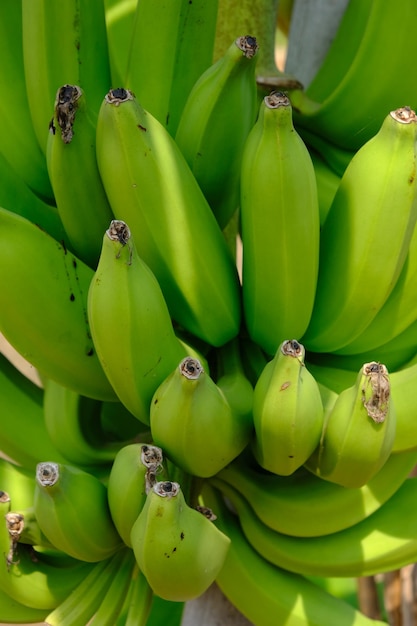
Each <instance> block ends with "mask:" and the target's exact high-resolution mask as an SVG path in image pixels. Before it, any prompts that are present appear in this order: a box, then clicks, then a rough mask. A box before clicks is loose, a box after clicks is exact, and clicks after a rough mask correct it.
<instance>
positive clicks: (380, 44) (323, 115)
mask: <svg viewBox="0 0 417 626" xmlns="http://www.w3.org/2000/svg"><path fill="white" fill-rule="evenodd" d="M416 26H417V16H416V13H415V5H414V2H413V0H406V1H405V2H404V4H403V5H402V6H401V10H398V5H397V4H396V3H395V2H394V1H393V0H389V1H388V2H372V1H370V0H365V1H362V0H353V1H350V2H349V3H348V6H347V9H346V11H345V13H344V15H343V17H342V20H341V24H340V27H339V30H338V32H337V33H336V36H335V37H334V39H333V42H332V45H331V46H330V48H329V50H328V52H327V55H326V57H325V60H324V62H323V64H322V67H321V68H320V69H319V71H318V72H317V74H316V77H315V79H314V80H313V81H312V83H311V85H310V86H309V87H308V88H307V90H306V95H307V97H309V98H310V99H313V100H315V101H316V104H315V105H314V106H312V107H308V108H307V109H305V108H304V107H303V98H302V96H301V98H300V101H299V102H298V100H297V101H296V100H295V95H293V96H292V97H293V99H294V101H295V102H296V103H297V105H298V106H299V107H300V109H301V112H300V114H298V115H297V117H296V123H297V124H298V125H299V126H305V127H306V128H308V129H312V130H313V131H314V132H315V133H317V134H318V135H320V136H322V137H325V138H327V139H328V140H329V141H331V142H333V143H335V144H337V145H339V146H341V147H342V148H347V149H350V150H358V149H359V148H360V147H361V146H362V145H363V144H364V143H366V141H368V140H369V139H370V138H371V137H372V136H373V135H374V134H375V133H376V132H377V130H378V127H379V126H380V125H381V123H382V121H383V119H384V118H385V116H386V111H389V110H390V109H394V108H396V107H398V106H399V105H400V104H399V103H407V104H410V105H411V106H413V107H414V106H416V95H415V90H416V82H415V81H413V79H411V80H409V81H404V80H403V78H402V77H403V76H412V77H413V61H412V59H413V58H415V56H416V54H417V42H416V39H415V37H414V32H415V28H416ZM393 33H395V41H397V42H398V45H396V46H395V50H396V52H395V54H391V52H390V51H389V46H387V41H390V39H392V34H393ZM386 76H389V77H390V80H389V81H386V80H384V77H386Z"/></svg>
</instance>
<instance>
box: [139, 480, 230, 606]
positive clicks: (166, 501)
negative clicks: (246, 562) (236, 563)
mask: <svg viewBox="0 0 417 626" xmlns="http://www.w3.org/2000/svg"><path fill="white" fill-rule="evenodd" d="M131 542H132V546H133V551H134V553H135V558H136V561H137V563H138V566H139V569H140V570H141V571H142V572H143V573H144V575H145V576H146V578H147V580H148V583H149V585H150V586H151V588H152V590H153V592H154V593H155V594H156V595H158V596H160V597H161V598H163V599H165V600H171V601H174V602H184V601H187V600H191V599H193V598H196V597H198V596H200V595H201V594H202V593H204V591H206V590H207V589H208V587H209V586H210V585H211V584H212V583H213V582H214V580H215V579H216V577H217V575H218V573H219V571H220V570H221V568H222V566H223V563H224V560H225V557H226V555H227V551H228V549H229V546H230V540H229V538H228V537H227V536H226V535H225V534H224V533H222V532H220V531H219V530H218V528H216V526H215V525H214V523H213V522H212V521H210V519H208V518H207V517H206V516H205V515H203V514H202V513H200V512H198V511H196V510H195V509H193V508H191V507H190V506H189V505H188V504H187V503H186V501H185V498H184V495H183V492H182V490H181V487H180V485H179V484H178V483H176V482H170V481H159V482H157V483H155V485H154V486H153V488H152V489H151V490H150V491H149V492H148V495H147V497H146V502H145V505H144V507H143V509H142V511H141V512H140V513H139V516H138V518H137V520H136V521H135V523H134V525H133V527H132V533H131Z"/></svg>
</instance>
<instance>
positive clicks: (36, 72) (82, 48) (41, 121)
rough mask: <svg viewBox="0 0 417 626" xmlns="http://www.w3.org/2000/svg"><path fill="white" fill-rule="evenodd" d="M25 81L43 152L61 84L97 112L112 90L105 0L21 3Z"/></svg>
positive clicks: (35, 0) (34, 0) (45, 0)
mask: <svg viewBox="0 0 417 626" xmlns="http://www.w3.org/2000/svg"><path fill="white" fill-rule="evenodd" d="M22 24H23V29H22V31H23V60H24V79H25V84H26V92H27V97H28V101H29V107H30V115H31V118H32V123H33V127H34V130H35V134H36V137H37V139H38V143H39V145H40V147H41V149H42V151H43V152H44V153H46V144H47V140H48V126H49V122H50V119H51V117H52V115H53V109H54V101H55V95H56V92H57V90H58V89H59V87H60V86H61V85H64V84H66V83H67V84H71V85H79V86H80V87H81V89H82V90H83V91H84V92H85V94H86V98H87V101H88V103H89V106H91V109H92V110H93V111H95V112H96V113H97V111H98V109H99V107H100V104H101V101H102V99H103V96H104V94H105V93H106V91H107V90H108V89H109V88H110V86H111V77H110V62H109V55H108V47H107V32H106V22H105V11H104V3H103V0H68V1H67V2H65V3H64V4H61V3H60V4H57V3H56V2H51V1H50V0H22Z"/></svg>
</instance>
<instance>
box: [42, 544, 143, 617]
mask: <svg viewBox="0 0 417 626" xmlns="http://www.w3.org/2000/svg"><path fill="white" fill-rule="evenodd" d="M132 556H133V555H132ZM132 556H131V551H130V550H121V551H119V552H117V553H116V554H114V555H113V556H112V557H109V558H108V559H104V560H103V561H100V562H99V563H96V564H95V565H94V566H93V568H92V570H91V571H90V572H89V574H88V576H86V577H85V578H84V580H82V581H81V582H80V584H79V585H77V586H76V587H74V589H73V591H72V592H71V593H70V594H68V596H67V597H66V598H65V599H64V601H63V602H62V603H61V604H59V605H58V606H57V607H55V608H54V610H53V611H51V612H50V613H49V615H48V616H47V617H46V620H45V621H46V623H47V625H48V626H85V624H89V623H90V620H91V623H94V621H93V620H94V616H95V615H96V614H97V613H98V612H99V611H100V614H101V615H102V612H101V606H102V605H103V602H104V603H105V604H106V600H107V599H108V598H107V594H108V593H110V594H111V596H112V599H113V601H114V600H115V598H114V589H111V587H112V583H114V582H115V581H116V580H118V582H119V585H120V584H123V582H124V581H123V579H124V578H125V577H126V572H125V570H126V569H127V570H128V572H127V573H128V574H129V572H130V571H131V568H132V567H133V563H132V560H133V561H134V559H132ZM102 619H103V621H102V622H99V623H100V624H101V625H102V626H105V624H106V625H107V626H110V624H109V622H108V621H106V619H105V618H104V617H103V616H102ZM113 623H114V622H113ZM96 624H97V621H96Z"/></svg>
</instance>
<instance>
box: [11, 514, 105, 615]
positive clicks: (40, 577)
mask: <svg viewBox="0 0 417 626" xmlns="http://www.w3.org/2000/svg"><path fill="white" fill-rule="evenodd" d="M10 547H11V544H10V536H9V532H8V530H7V526H6V522H5V520H3V521H2V523H0V553H1V554H2V557H3V558H1V559H0V590H1V591H2V592H3V593H6V594H7V595H8V596H9V597H10V598H12V600H14V601H15V602H19V603H20V604H23V605H25V606H27V607H30V608H32V609H38V610H41V611H44V610H51V609H53V608H54V607H56V606H58V605H59V604H60V603H61V602H62V601H63V600H64V598H66V597H67V596H68V594H69V593H70V592H71V591H72V589H73V588H74V587H75V586H76V585H77V584H79V583H80V582H81V580H83V579H84V578H85V577H86V576H87V575H88V573H89V572H90V571H91V569H92V567H93V564H91V563H84V562H81V561H77V560H74V559H67V558H66V559H65V563H62V555H61V553H57V554H56V553H54V552H52V554H51V555H48V554H47V552H45V551H44V550H43V549H42V550H40V549H39V550H36V549H34V548H33V547H32V546H28V545H25V544H19V545H18V548H17V552H14V553H12V554H10ZM5 557H6V558H5Z"/></svg>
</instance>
